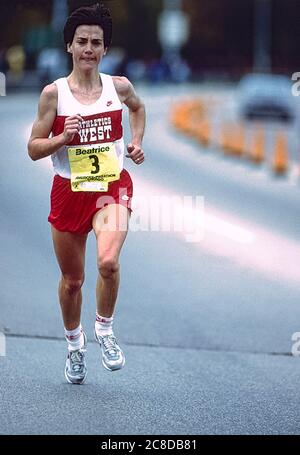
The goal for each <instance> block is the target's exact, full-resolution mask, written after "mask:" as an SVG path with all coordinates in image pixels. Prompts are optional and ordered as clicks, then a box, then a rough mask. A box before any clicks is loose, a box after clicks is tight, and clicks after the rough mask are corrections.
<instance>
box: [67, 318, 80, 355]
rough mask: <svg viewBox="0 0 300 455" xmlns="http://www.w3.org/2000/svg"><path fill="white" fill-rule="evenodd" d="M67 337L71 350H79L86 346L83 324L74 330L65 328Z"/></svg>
mask: <svg viewBox="0 0 300 455" xmlns="http://www.w3.org/2000/svg"><path fill="white" fill-rule="evenodd" d="M65 337H66V340H67V342H68V349H69V351H77V350H78V349H82V348H83V346H84V337H83V330H82V326H81V324H79V326H78V327H77V328H76V329H74V330H67V329H66V328H65Z"/></svg>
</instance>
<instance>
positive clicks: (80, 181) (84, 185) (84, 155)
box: [68, 142, 120, 191]
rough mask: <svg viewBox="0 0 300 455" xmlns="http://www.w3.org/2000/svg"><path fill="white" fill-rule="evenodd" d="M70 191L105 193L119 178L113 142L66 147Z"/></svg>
mask: <svg viewBox="0 0 300 455" xmlns="http://www.w3.org/2000/svg"><path fill="white" fill-rule="evenodd" d="M68 157H69V163H70V169H71V188H72V191H107V190H108V183H109V182H113V181H114V180H119V178H120V168H119V162H118V158H117V155H116V151H115V146H114V143H113V142H109V143H106V144H96V145H82V146H78V147H77V146H76V147H68Z"/></svg>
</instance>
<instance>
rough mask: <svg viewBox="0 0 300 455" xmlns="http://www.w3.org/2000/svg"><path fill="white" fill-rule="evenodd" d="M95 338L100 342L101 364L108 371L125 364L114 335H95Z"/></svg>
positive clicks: (118, 368) (117, 368)
mask: <svg viewBox="0 0 300 455" xmlns="http://www.w3.org/2000/svg"><path fill="white" fill-rule="evenodd" d="M95 339H96V341H97V342H98V343H99V344H100V347H101V351H102V365H103V366H104V368H106V369H107V370H109V371H116V370H120V369H121V368H123V366H124V365H125V356H124V353H123V351H122V349H121V348H120V346H119V345H118V343H117V340H116V337H115V336H114V335H113V334H111V335H104V336H101V335H97V333H96V331H95Z"/></svg>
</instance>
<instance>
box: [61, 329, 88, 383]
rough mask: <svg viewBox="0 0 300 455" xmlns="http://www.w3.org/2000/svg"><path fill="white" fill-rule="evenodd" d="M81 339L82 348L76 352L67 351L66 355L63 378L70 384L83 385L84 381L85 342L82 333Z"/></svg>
mask: <svg viewBox="0 0 300 455" xmlns="http://www.w3.org/2000/svg"><path fill="white" fill-rule="evenodd" d="M83 337H84V345H83V348H81V349H77V351H69V353H68V357H67V361H66V367H65V377H66V380H67V381H68V382H69V383H70V384H83V383H84V381H85V379H86V375H87V368H86V363H85V351H86V344H87V340H86V335H85V333H84V332H83Z"/></svg>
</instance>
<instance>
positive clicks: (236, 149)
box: [231, 125, 245, 156]
mask: <svg viewBox="0 0 300 455" xmlns="http://www.w3.org/2000/svg"><path fill="white" fill-rule="evenodd" d="M244 150H245V129H244V127H243V126H242V125H237V126H236V128H235V132H234V137H233V143H232V145H231V151H232V154H233V155H234V156H241V155H242V154H243V153H244Z"/></svg>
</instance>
